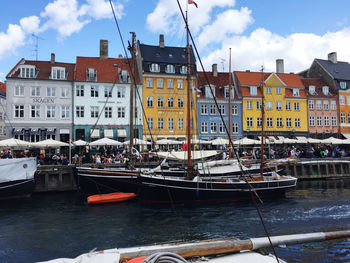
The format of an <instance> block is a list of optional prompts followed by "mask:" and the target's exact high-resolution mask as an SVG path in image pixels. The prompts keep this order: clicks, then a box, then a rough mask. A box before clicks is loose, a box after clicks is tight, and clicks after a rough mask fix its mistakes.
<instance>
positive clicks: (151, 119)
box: [147, 118, 153, 130]
mask: <svg viewBox="0 0 350 263" xmlns="http://www.w3.org/2000/svg"><path fill="white" fill-rule="evenodd" d="M147 125H148V129H151V130H152V129H153V118H147Z"/></svg>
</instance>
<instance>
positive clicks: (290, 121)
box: [286, 118, 292, 128]
mask: <svg viewBox="0 0 350 263" xmlns="http://www.w3.org/2000/svg"><path fill="white" fill-rule="evenodd" d="M286 126H287V127H288V128H291V127H292V118H286Z"/></svg>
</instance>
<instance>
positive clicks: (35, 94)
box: [30, 87, 40, 97]
mask: <svg viewBox="0 0 350 263" xmlns="http://www.w3.org/2000/svg"><path fill="white" fill-rule="evenodd" d="M30 95H31V96H32V97H40V87H31V90H30Z"/></svg>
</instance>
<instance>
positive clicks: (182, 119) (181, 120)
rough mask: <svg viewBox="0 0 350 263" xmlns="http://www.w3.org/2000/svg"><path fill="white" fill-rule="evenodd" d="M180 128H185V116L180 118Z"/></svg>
mask: <svg viewBox="0 0 350 263" xmlns="http://www.w3.org/2000/svg"><path fill="white" fill-rule="evenodd" d="M177 124H178V129H179V130H183V129H184V128H185V120H184V118H179V119H178V123H177Z"/></svg>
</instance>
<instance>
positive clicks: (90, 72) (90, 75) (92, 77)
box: [86, 68, 97, 81]
mask: <svg viewBox="0 0 350 263" xmlns="http://www.w3.org/2000/svg"><path fill="white" fill-rule="evenodd" d="M86 80H87V81H97V72H96V69H94V68H88V69H87V72H86Z"/></svg>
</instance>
